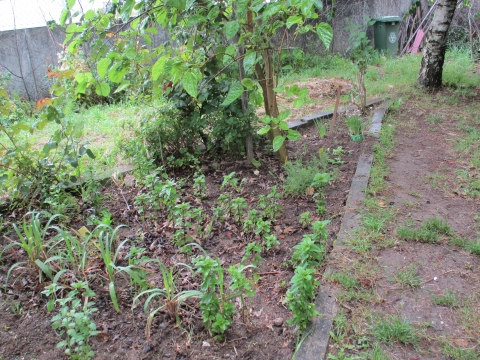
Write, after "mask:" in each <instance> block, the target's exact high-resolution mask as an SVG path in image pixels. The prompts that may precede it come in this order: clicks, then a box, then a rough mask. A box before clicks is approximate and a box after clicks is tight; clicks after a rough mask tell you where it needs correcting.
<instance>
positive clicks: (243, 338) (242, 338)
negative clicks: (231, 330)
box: [228, 336, 247, 343]
mask: <svg viewBox="0 0 480 360" xmlns="http://www.w3.org/2000/svg"><path fill="white" fill-rule="evenodd" d="M246 339H247V337H246V336H244V337H241V338H237V339H233V340H229V341H228V342H229V343H231V342H234V341H238V340H246Z"/></svg>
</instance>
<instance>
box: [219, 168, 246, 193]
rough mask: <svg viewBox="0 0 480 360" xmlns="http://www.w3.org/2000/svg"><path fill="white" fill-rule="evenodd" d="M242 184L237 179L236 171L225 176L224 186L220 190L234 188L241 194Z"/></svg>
mask: <svg viewBox="0 0 480 360" xmlns="http://www.w3.org/2000/svg"><path fill="white" fill-rule="evenodd" d="M242 182H243V181H242ZM242 182H240V180H239V179H238V178H236V177H235V171H234V172H231V173H230V174H228V175H224V176H223V182H222V185H220V190H223V189H225V188H227V189H228V188H232V189H234V190H236V191H237V192H240V191H241V190H242Z"/></svg>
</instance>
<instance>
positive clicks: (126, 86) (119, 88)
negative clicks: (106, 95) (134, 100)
mask: <svg viewBox="0 0 480 360" xmlns="http://www.w3.org/2000/svg"><path fill="white" fill-rule="evenodd" d="M129 86H130V81H124V82H122V83H121V84H120V86H119V87H118V88H117V90H115V91H114V94H116V93H118V92H120V91H123V90H125V89H126V88H128V87H129Z"/></svg>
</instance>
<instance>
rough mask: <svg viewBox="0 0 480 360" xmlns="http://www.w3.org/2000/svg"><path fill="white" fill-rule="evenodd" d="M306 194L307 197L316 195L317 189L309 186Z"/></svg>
mask: <svg viewBox="0 0 480 360" xmlns="http://www.w3.org/2000/svg"><path fill="white" fill-rule="evenodd" d="M305 193H306V194H307V195H310V196H311V195H313V194H315V188H314V187H313V186H309V187H308V188H307V190H306V191H305Z"/></svg>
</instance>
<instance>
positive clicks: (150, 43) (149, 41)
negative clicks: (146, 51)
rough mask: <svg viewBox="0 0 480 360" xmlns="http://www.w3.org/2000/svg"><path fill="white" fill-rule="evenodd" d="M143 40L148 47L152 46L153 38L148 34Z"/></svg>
mask: <svg viewBox="0 0 480 360" xmlns="http://www.w3.org/2000/svg"><path fill="white" fill-rule="evenodd" d="M143 40H145V42H146V43H147V45H149V46H152V38H151V37H150V35H148V34H143Z"/></svg>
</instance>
